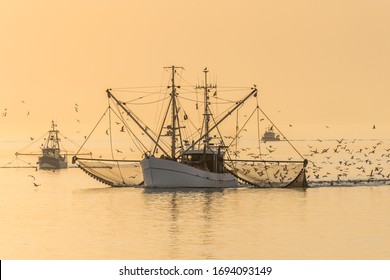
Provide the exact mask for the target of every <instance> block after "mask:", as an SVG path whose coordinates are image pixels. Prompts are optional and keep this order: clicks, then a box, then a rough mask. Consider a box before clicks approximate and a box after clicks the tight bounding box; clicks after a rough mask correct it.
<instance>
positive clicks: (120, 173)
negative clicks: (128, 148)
mask: <svg viewBox="0 0 390 280" xmlns="http://www.w3.org/2000/svg"><path fill="white" fill-rule="evenodd" d="M108 107H109V108H110V110H109V111H108V125H109V127H108V129H109V131H110V132H109V133H110V148H111V157H112V159H113V160H115V157H114V150H113V143H112V125H111V111H112V112H114V110H113V109H112V108H111V106H110V100H108ZM114 113H115V112H114ZM116 165H117V167H118V170H119V175H120V177H121V179H122V183H124V184H125V181H124V179H123V175H122V170H121V168H120V166H119V162H116Z"/></svg>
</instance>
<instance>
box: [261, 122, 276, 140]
mask: <svg viewBox="0 0 390 280" xmlns="http://www.w3.org/2000/svg"><path fill="white" fill-rule="evenodd" d="M261 140H262V141H264V142H267V141H280V136H279V135H278V134H276V133H275V131H274V127H273V125H272V126H270V127H268V129H267V130H266V131H265V132H264V134H263V137H261Z"/></svg>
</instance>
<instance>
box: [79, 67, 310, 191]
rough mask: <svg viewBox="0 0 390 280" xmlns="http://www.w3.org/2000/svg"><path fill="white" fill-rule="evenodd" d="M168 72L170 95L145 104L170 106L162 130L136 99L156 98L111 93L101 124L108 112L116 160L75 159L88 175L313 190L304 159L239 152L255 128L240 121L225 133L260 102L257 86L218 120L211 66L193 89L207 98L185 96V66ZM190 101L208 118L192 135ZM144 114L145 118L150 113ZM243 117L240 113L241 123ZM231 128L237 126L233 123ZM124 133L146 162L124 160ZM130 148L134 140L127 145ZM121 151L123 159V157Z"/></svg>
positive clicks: (150, 184) (146, 182)
mask: <svg viewBox="0 0 390 280" xmlns="http://www.w3.org/2000/svg"><path fill="white" fill-rule="evenodd" d="M165 69H166V70H169V72H170V83H169V85H168V86H167V87H166V88H167V89H169V92H168V93H167V94H166V95H165V97H164V98H161V99H160V100H157V101H150V102H144V103H142V104H143V105H154V106H155V109H152V110H149V111H148V112H149V114H150V113H151V112H156V110H157V109H156V108H158V106H156V104H158V102H160V101H161V102H162V103H164V102H165V103H168V104H165V107H164V106H161V107H164V108H165V109H163V110H161V112H162V118H161V119H162V121H161V122H160V126H159V127H158V128H157V129H152V128H151V127H152V125H148V124H146V123H145V122H144V121H143V118H141V117H139V116H138V114H136V113H135V111H134V110H135V109H136V107H137V106H138V105H141V103H139V102H138V103H136V102H134V101H135V100H137V101H138V100H140V99H142V100H145V99H146V97H148V96H151V95H152V94H146V95H145V96H142V97H138V98H134V99H133V100H131V101H125V100H124V99H120V98H117V97H116V94H115V95H114V93H113V91H115V90H113V89H108V90H106V93H107V97H108V99H109V106H108V108H107V109H106V110H105V112H104V114H103V116H102V117H101V118H100V120H99V123H100V121H101V120H102V119H103V117H104V116H105V115H106V114H107V112H108V115H109V117H108V119H109V124H108V125H109V129H106V130H105V134H106V136H107V138H109V140H110V144H109V145H110V151H111V158H102V157H101V158H92V159H86V158H82V157H79V156H78V155H76V156H74V157H73V162H74V163H77V165H78V166H79V167H80V168H81V169H82V170H83V171H85V172H86V173H87V174H89V175H90V176H92V177H93V178H95V179H97V180H99V181H101V182H103V183H106V184H109V185H111V186H134V185H141V186H143V187H145V188H161V187H162V188H236V187H239V186H251V187H307V183H306V177H305V166H306V164H307V161H306V160H304V159H303V157H302V156H301V157H302V158H301V159H299V160H291V159H289V160H280V159H278V160H270V159H266V158H265V157H267V155H264V154H262V152H261V149H260V147H258V152H257V154H256V155H254V154H253V153H249V152H247V151H248V149H249V148H242V149H241V150H239V149H238V145H237V144H238V139H239V138H240V137H241V136H239V135H240V133H243V132H244V131H248V130H249V129H246V128H245V125H243V126H241V125H239V124H238V123H237V124H236V131H235V133H234V135H233V136H226V135H225V136H224V135H223V134H222V132H221V129H222V125H223V124H224V123H225V122H226V120H227V119H228V118H229V117H230V116H231V115H232V114H234V113H236V112H238V111H241V110H244V109H243V106H244V104H245V103H246V102H248V101H249V100H250V99H254V100H257V96H258V90H257V88H256V86H254V87H251V88H250V89H249V92H247V93H246V94H245V95H244V96H243V97H241V98H240V99H239V100H235V101H232V102H230V103H231V105H230V107H229V108H228V109H227V110H225V111H224V113H221V114H219V115H218V116H216V115H215V113H213V111H212V108H211V107H212V106H211V101H210V98H211V96H210V93H211V92H212V91H214V93H213V96H214V97H215V96H217V92H216V89H217V86H216V85H215V84H211V83H209V82H208V72H209V71H208V70H207V68H205V69H204V70H203V75H204V83H203V84H202V85H196V86H194V87H193V89H195V90H196V91H202V92H203V94H202V95H203V96H202V98H201V99H198V98H197V97H196V98H195V99H194V98H193V97H185V96H184V93H183V94H181V93H180V91H183V92H185V91H184V89H183V87H182V86H180V85H177V83H176V76H177V75H179V74H178V70H179V69H180V70H181V69H182V68H181V67H175V66H171V67H166V68H165ZM179 77H180V80H183V78H182V76H180V75H179ZM118 92H120V90H119V91H118ZM184 101H194V102H195V103H196V110H198V104H199V103H201V105H202V107H203V112H202V116H201V118H202V120H201V122H200V124H199V125H198V126H195V128H196V129H195V133H192V134H191V133H186V132H185V130H186V129H188V128H189V126H191V125H193V123H192V121H190V118H189V116H188V114H187V109H185V108H184V106H183V103H184ZM220 103H221V104H222V102H220ZM225 103H226V102H225ZM131 106H132V107H131ZM259 110H260V111H259ZM260 112H262V111H261V109H260V108H259V106H258V105H256V106H255V111H254V112H253V113H251V115H250V117H253V116H256V115H257V117H259V114H260ZM141 113H143V114H144V115H145V110H144V111H141ZM256 113H257V114H256ZM198 115H200V114H198ZM244 116H245V118H246V119H245V124H247V123H248V122H249V119H250V118H249V117H247V115H244ZM114 117H115V118H116V119H117V120H116V121H115V122H116V124H117V125H119V123H120V122H121V124H120V126H121V129H120V130H118V129H115V125H113V119H114ZM238 119H239V117H238V113H237V117H236V120H237V122H238ZM119 121H120V122H119ZM189 122H190V123H189ZM99 123H98V124H97V125H96V126H95V128H96V127H97V126H98V125H99ZM257 123H258V121H257ZM131 124H133V125H131ZM193 126H194V125H193ZM227 127H228V128H231V125H227ZM136 130H137V131H138V133H137V131H136ZM118 131H120V132H121V133H122V134H123V132H128V135H129V136H130V137H131V139H132V140H131V141H133V142H134V143H136V145H137V147H138V148H141V149H142V150H143V151H142V153H141V158H139V159H127V158H126V157H124V153H123V151H124V150H125V149H128V146H127V147H126V146H123V148H122V149H119V148H118V146H117V145H116V144H114V143H113V139H114V138H115V133H117V134H120V133H118ZM90 135H92V132H91V134H90ZM139 137H142V138H144V139H148V140H150V142H151V144H152V145H151V148H147V146H146V144H145V141H146V140H142V139H140V138H139ZM88 139H89V137H88ZM88 139H86V141H88ZM165 139H168V141H166V140H165ZM225 139H229V140H230V143H226V142H227V141H226V140H225ZM241 142H242V141H241ZM256 142H257V143H258V142H260V141H256ZM129 144H130V142H128V144H127V145H129ZM244 144H245V141H244ZM80 150H81V149H80ZM240 151H246V152H247V155H248V156H249V158H247V159H243V158H239V153H240ZM295 151H296V149H295ZM119 153H120V156H121V157H123V158H122V159H118V156H119ZM298 154H299V152H298ZM299 155H300V154H299ZM268 156H269V155H268ZM137 168H138V169H140V170H141V172H139V173H138V174H136V173H134V172H135V169H137ZM132 179H137V180H132Z"/></svg>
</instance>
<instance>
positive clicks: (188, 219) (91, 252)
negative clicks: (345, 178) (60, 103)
mask: <svg viewBox="0 0 390 280" xmlns="http://www.w3.org/2000/svg"><path fill="white" fill-rule="evenodd" d="M28 175H34V177H35V178H36V182H39V184H40V186H39V187H34V186H33V184H32V178H31V177H29V176H28ZM0 178H1V179H0V180H1V181H0V211H1V213H3V214H2V215H1V218H0V222H1V224H2V230H1V232H0V240H1V243H0V244H1V245H0V257H1V258H2V259H389V258H390V253H389V252H390V240H389V238H388V236H389V235H390V222H389V221H390V204H389V203H388V201H389V200H390V188H389V187H388V186H360V187H318V188H309V189H307V190H306V191H303V190H289V189H255V188H249V189H245V188H243V189H225V190H218V189H212V190H210V189H196V190H189V189H178V190H175V189H143V188H110V187H107V186H105V185H102V184H99V183H98V182H96V181H94V180H91V179H90V178H89V177H88V176H85V174H83V173H82V172H81V171H80V170H79V169H68V170H61V171H60V172H42V171H31V170H28V169H7V170H5V169H2V170H0Z"/></svg>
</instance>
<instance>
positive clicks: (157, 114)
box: [153, 68, 169, 150]
mask: <svg viewBox="0 0 390 280" xmlns="http://www.w3.org/2000/svg"><path fill="white" fill-rule="evenodd" d="M166 71H167V70H166V69H165V68H163V69H162V72H163V73H162V75H161V81H160V92H161V93H160V94H162V93H164V99H163V102H161V104H160V106H158V107H157V110H156V111H155V114H154V120H155V122H154V128H153V131H157V129H158V127H159V125H160V121H161V117H162V115H163V114H162V112H163V108H164V106H165V101H166V99H168V97H169V95H168V87H166V86H165V87H164V89H165V90H164V91H163V82H164V80H165V75H166ZM168 85H169V83H168ZM164 123H165V120H164V122H163V123H162V124H161V126H164ZM161 131H162V127H161V129H160V132H161ZM159 135H160V134H159ZM156 148H157V145H155V150H156Z"/></svg>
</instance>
